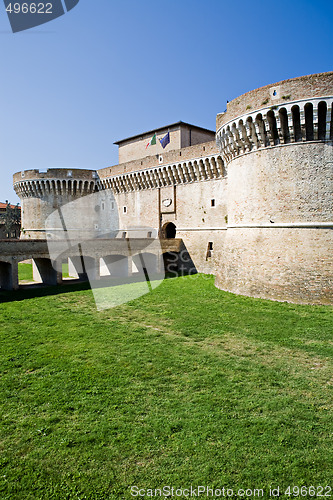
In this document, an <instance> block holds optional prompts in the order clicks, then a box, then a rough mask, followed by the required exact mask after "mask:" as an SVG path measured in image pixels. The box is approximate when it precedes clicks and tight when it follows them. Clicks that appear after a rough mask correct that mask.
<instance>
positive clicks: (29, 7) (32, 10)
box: [6, 2, 52, 14]
mask: <svg viewBox="0 0 333 500" xmlns="http://www.w3.org/2000/svg"><path fill="white" fill-rule="evenodd" d="M6 11H7V12H9V13H10V14H13V13H14V14H52V4H51V3H22V4H20V3H17V2H16V3H10V4H9V5H8V7H7V8H6Z"/></svg>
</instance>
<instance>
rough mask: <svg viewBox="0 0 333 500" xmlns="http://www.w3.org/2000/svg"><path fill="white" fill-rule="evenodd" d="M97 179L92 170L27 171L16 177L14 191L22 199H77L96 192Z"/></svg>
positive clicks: (17, 174) (19, 173)
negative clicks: (55, 196) (52, 197)
mask: <svg viewBox="0 0 333 500" xmlns="http://www.w3.org/2000/svg"><path fill="white" fill-rule="evenodd" d="M97 179H98V175H97V173H96V172H95V171H92V170H83V169H77V170H66V169H48V170H47V171H46V172H40V171H39V170H26V171H22V172H18V173H16V174H15V175H14V189H15V192H16V194H17V195H18V196H19V197H20V198H21V199H23V198H45V197H48V196H50V195H57V196H59V195H60V196H66V197H68V196H69V197H77V196H85V195H88V194H91V193H93V192H95V190H96V186H97Z"/></svg>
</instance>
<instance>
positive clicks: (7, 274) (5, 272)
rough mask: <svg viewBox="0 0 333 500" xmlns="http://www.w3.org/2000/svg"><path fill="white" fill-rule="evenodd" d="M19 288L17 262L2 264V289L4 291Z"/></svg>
mask: <svg viewBox="0 0 333 500" xmlns="http://www.w3.org/2000/svg"><path fill="white" fill-rule="evenodd" d="M18 287H19V283H18V265H17V261H13V262H0V288H2V289H3V290H17V289H18Z"/></svg>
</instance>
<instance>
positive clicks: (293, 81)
mask: <svg viewBox="0 0 333 500" xmlns="http://www.w3.org/2000/svg"><path fill="white" fill-rule="evenodd" d="M332 89H333V72H332V71H330V72H327V73H316V74H313V75H305V76H299V77H297V78H290V79H288V80H282V81H281V82H277V83H272V84H270V85H266V86H264V87H259V88H257V89H254V90H250V91H249V92H246V93H245V94H243V95H241V96H239V97H236V98H235V99H233V100H232V101H230V102H229V103H228V104H227V111H226V112H224V113H219V114H218V115H217V117H216V130H219V129H220V128H221V127H222V126H223V125H225V124H226V123H227V122H229V121H231V120H234V119H236V118H237V117H238V116H241V115H244V114H246V113H250V112H254V111H253V110H258V109H261V108H263V107H265V106H267V107H271V106H277V105H279V106H282V105H283V104H286V103H288V102H291V101H299V100H304V99H312V98H315V97H326V96H331V95H332ZM250 110H251V111H250Z"/></svg>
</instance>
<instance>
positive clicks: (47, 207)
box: [14, 168, 98, 239]
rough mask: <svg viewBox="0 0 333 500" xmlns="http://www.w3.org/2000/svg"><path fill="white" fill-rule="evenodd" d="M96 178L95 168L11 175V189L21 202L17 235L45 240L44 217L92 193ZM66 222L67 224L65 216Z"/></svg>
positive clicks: (31, 171) (32, 171) (94, 188)
mask: <svg viewBox="0 0 333 500" xmlns="http://www.w3.org/2000/svg"><path fill="white" fill-rule="evenodd" d="M97 179H98V175H97V173H96V172H95V171H92V170H83V169H73V170H67V169H53V168H51V169H48V170H47V171H45V172H41V171H39V170H25V171H22V172H18V173H16V174H14V189H15V192H16V194H17V195H18V196H19V198H20V199H21V205H22V231H21V238H32V239H45V238H46V236H47V235H46V231H45V221H46V219H47V218H48V217H49V216H50V215H51V214H52V213H53V212H54V211H55V210H58V209H59V208H61V207H63V206H65V205H67V204H68V203H70V202H73V201H75V200H78V199H80V198H82V197H83V196H87V195H89V194H92V193H94V192H95V191H96V190H97V189H98V188H97ZM66 223H67V224H68V223H69V224H70V223H71V221H70V220H69V221H68V217H67V220H66ZM73 224H74V225H75V221H73Z"/></svg>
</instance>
